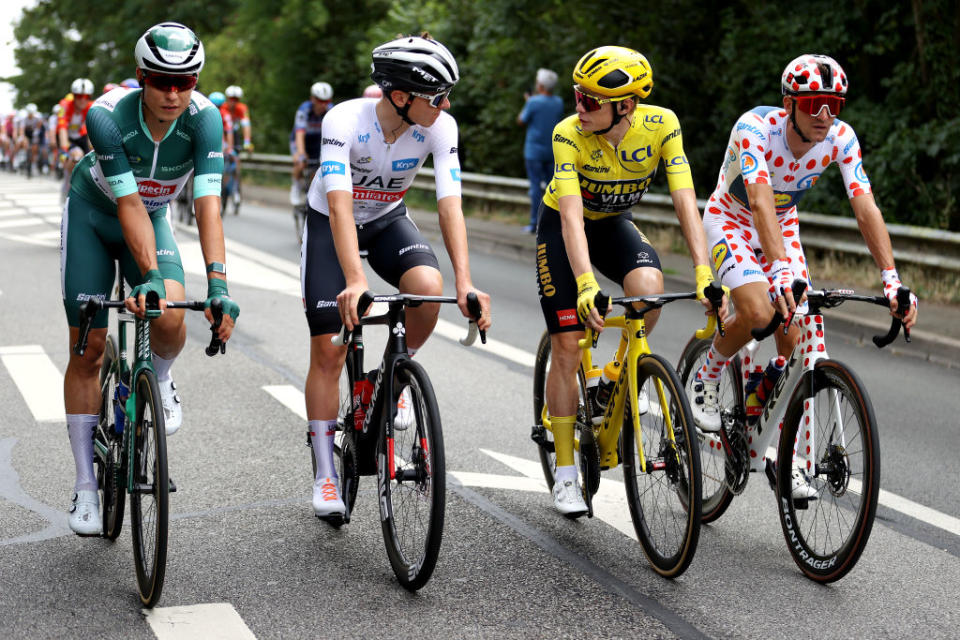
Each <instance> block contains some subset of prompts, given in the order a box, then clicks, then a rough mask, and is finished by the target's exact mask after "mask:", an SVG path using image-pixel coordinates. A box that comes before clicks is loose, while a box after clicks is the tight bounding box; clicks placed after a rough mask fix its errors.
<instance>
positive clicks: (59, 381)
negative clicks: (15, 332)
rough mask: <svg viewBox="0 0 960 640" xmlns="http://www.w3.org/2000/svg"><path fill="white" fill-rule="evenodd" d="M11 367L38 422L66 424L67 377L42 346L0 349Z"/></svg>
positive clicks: (10, 370)
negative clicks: (64, 382) (65, 394)
mask: <svg viewBox="0 0 960 640" xmlns="http://www.w3.org/2000/svg"><path fill="white" fill-rule="evenodd" d="M0 361H2V362H3V365H4V366H5V367H6V368H7V371H8V372H9V373H10V377H11V378H13V382H14V384H16V385H17V389H19V390H20V395H21V396H23V400H24V402H26V403H27V407H29V409H30V412H31V413H32V414H33V417H34V419H35V420H36V421H37V422H63V421H64V420H65V418H64V413H65V412H64V408H63V374H61V373H60V370H59V369H57V367H56V365H55V364H53V361H52V360H51V359H50V356H48V355H47V352H46V351H44V350H43V347H41V346H40V345H38V344H30V345H22V346H11V347H0Z"/></svg>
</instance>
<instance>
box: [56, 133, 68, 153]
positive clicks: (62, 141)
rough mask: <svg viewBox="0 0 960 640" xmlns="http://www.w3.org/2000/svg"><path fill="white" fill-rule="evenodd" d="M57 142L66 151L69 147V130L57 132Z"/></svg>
mask: <svg viewBox="0 0 960 640" xmlns="http://www.w3.org/2000/svg"><path fill="white" fill-rule="evenodd" d="M57 141H58V143H59V145H60V148H61V149H66V148H67V146H68V145H67V130H66V129H59V130H58V131H57Z"/></svg>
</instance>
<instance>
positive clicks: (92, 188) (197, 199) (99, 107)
mask: <svg viewBox="0 0 960 640" xmlns="http://www.w3.org/2000/svg"><path fill="white" fill-rule="evenodd" d="M135 56H136V60H137V79H138V80H139V81H140V84H141V86H142V87H143V89H133V90H128V89H116V90H114V91H111V92H110V93H108V94H106V95H104V96H101V97H100V98H99V99H97V101H96V102H95V103H94V104H93V106H92V107H91V108H90V111H89V113H88V114H87V131H88V135H89V138H90V143H91V146H92V148H93V150H92V151H91V152H90V153H88V154H87V155H86V156H85V157H84V158H83V160H81V161H80V163H79V164H78V165H77V168H76V170H75V173H74V176H73V182H72V185H71V188H70V194H69V197H68V198H67V201H66V204H65V205H64V211H63V220H62V222H61V228H60V274H61V288H62V292H63V304H64V309H65V311H66V315H67V322H68V324H69V325H70V344H71V346H72V345H73V344H74V343H75V342H76V340H77V335H78V324H79V306H80V303H81V302H83V301H84V300H87V299H90V298H92V297H98V298H101V299H106V298H108V297H109V296H110V290H111V288H112V286H113V282H114V279H115V266H114V265H115V261H117V260H119V263H120V270H121V272H122V274H123V277H124V279H125V280H126V281H127V282H128V283H129V284H130V286H131V287H132V290H131V291H130V297H129V298H127V300H126V306H127V308H128V309H129V310H130V311H131V312H134V313H136V314H137V315H138V316H141V317H143V316H144V314H145V312H146V302H145V296H146V294H147V293H156V294H158V295H159V297H160V309H161V310H164V309H166V301H167V299H168V298H169V299H171V300H183V299H184V297H185V292H184V277H183V266H182V264H181V262H180V253H179V250H178V248H177V244H176V242H175V240H174V237H173V231H172V229H171V228H170V224H169V221H168V217H167V215H166V211H167V205H168V203H169V202H170V201H171V200H172V199H173V198H174V196H175V195H176V193H177V192H178V191H179V190H180V189H182V188H183V186H184V184H185V183H186V182H187V180H189V179H190V177H191V175H193V187H194V205H195V208H196V218H197V228H198V229H199V235H200V245H201V248H202V251H203V258H204V262H205V263H206V265H207V278H208V279H207V300H206V303H207V304H206V306H207V311H206V315H207V319H208V320H209V321H211V322H212V315H211V313H210V309H209V307H210V302H211V301H212V300H213V299H214V298H220V299H221V300H222V302H223V310H224V317H223V322H222V324H221V326H220V329H219V337H220V339H221V340H224V341H226V340H228V339H229V338H230V334H231V332H232V330H233V327H234V322H235V321H236V318H237V315H238V313H239V307H238V306H237V304H236V303H235V302H233V301H232V300H231V299H230V297H229V296H228V294H227V282H226V273H225V271H226V269H225V267H224V265H223V263H224V260H225V258H224V256H225V252H224V242H223V227H222V226H221V223H220V179H221V173H222V171H223V152H222V142H221V140H222V137H223V125H222V124H221V120H220V113H219V112H218V110H217V109H216V107H214V106H213V104H211V103H210V101H209V100H207V99H206V98H205V97H204V96H202V95H201V94H199V93H194V92H193V91H192V89H193V87H194V86H196V84H197V78H198V76H199V74H200V70H201V69H202V68H203V62H204V53H203V44H201V42H200V40H199V39H198V38H197V36H196V35H195V34H194V33H193V31H191V30H190V29H188V28H187V27H185V26H183V25H182V24H178V23H175V22H164V23H161V24H158V25H155V26H153V27H151V28H150V29H149V30H147V32H146V33H144V34H143V36H141V37H140V39H139V40H138V41H137V44H136V49H135ZM183 315H184V312H183V310H180V309H178V310H170V311H165V312H163V313H162V315H161V316H160V317H159V318H157V319H156V320H155V321H153V324H152V327H151V328H152V331H151V344H152V348H153V366H154V368H155V369H156V373H157V379H158V382H159V384H160V395H161V400H162V402H163V410H164V418H165V422H166V431H167V433H168V434H172V433H173V432H175V431H176V430H177V429H178V428H179V427H180V423H181V421H182V417H183V413H182V408H181V406H180V399H179V397H178V396H177V394H176V391H175V390H176V386H175V385H174V383H173V380H172V379H171V377H170V366H171V365H172V364H173V361H174V359H175V358H176V357H177V354H179V353H180V350H181V349H182V348H183V345H184V342H185V341H186V327H185V326H184V322H183ZM92 326H93V328H92V329H91V331H90V336H89V343H88V348H87V350H86V353H85V354H84V355H83V356H78V355H76V354H74V353H73V351H72V349H71V351H70V362H69V364H68V365H67V371H66V375H65V376H64V381H63V395H64V405H65V407H66V413H67V431H68V433H69V436H70V447H71V449H72V450H73V457H74V462H75V464H76V474H77V475H76V484H75V486H74V489H75V491H74V498H73V507H72V508H71V510H70V528H71V529H72V530H73V531H74V532H75V533H77V534H78V535H98V534H99V533H100V531H101V528H102V526H101V522H100V515H99V500H98V496H97V481H96V477H95V476H94V470H93V430H94V428H95V427H96V424H97V418H98V416H97V414H98V411H99V409H100V389H99V385H98V375H99V371H100V363H101V361H102V357H103V350H104V345H105V341H106V334H107V313H106V311H101V312H100V314H99V315H98V316H97V317H96V318H94V321H93V325H92Z"/></svg>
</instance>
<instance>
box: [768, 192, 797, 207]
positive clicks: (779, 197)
mask: <svg viewBox="0 0 960 640" xmlns="http://www.w3.org/2000/svg"><path fill="white" fill-rule="evenodd" d="M791 202H793V196H791V195H790V194H789V193H775V194H773V206H775V207H776V208H777V209H783V208H784V207H788V206H790V203H791Z"/></svg>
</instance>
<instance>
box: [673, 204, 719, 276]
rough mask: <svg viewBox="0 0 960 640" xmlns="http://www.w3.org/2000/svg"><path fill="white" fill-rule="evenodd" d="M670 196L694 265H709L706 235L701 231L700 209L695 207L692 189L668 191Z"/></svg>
mask: <svg viewBox="0 0 960 640" xmlns="http://www.w3.org/2000/svg"><path fill="white" fill-rule="evenodd" d="M670 197H671V198H673V208H674V209H676V211H677V219H678V220H680V230H681V231H682V232H683V237H684V239H686V241H687V247H688V248H689V249H690V257H691V259H692V260H693V264H694V266H697V265H701V264H704V265H709V264H710V262H709V259H708V257H707V256H708V254H707V235H706V233H704V231H703V222H702V221H701V219H700V210H699V209H697V196H696V193H695V192H694V190H693V189H677V190H676V191H672V192H671V193H670Z"/></svg>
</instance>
